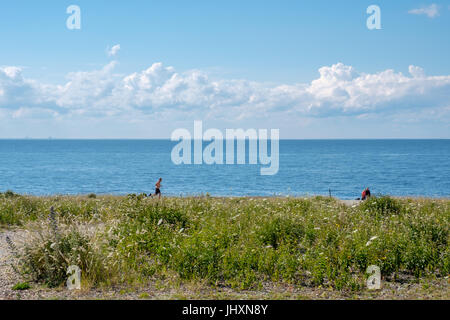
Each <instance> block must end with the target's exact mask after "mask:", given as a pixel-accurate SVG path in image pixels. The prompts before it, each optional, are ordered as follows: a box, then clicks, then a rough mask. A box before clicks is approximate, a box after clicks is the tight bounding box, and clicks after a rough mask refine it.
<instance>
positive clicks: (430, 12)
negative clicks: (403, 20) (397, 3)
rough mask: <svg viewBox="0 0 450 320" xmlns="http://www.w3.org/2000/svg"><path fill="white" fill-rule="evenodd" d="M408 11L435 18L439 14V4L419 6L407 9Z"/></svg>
mask: <svg viewBox="0 0 450 320" xmlns="http://www.w3.org/2000/svg"><path fill="white" fill-rule="evenodd" d="M408 13H410V14H419V15H421V14H424V15H426V16H427V17H428V18H435V17H437V16H438V15H439V6H438V5H437V4H435V3H433V4H431V5H429V6H426V7H421V8H417V9H411V10H409V11H408Z"/></svg>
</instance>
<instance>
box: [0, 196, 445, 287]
mask: <svg viewBox="0 0 450 320" xmlns="http://www.w3.org/2000/svg"><path fill="white" fill-rule="evenodd" d="M50 206H54V207H55V210H56V211H57V212H58V217H57V218H58V223H59V224H62V225H65V227H64V228H63V229H64V230H66V232H65V233H63V234H62V235H61V236H59V237H55V236H54V235H53V236H52V235H51V233H48V232H47V233H46V234H47V236H44V237H41V238H40V239H41V240H37V239H39V238H35V240H34V241H30V242H26V243H24V244H23V246H22V248H25V249H23V250H22V255H21V263H22V266H24V270H26V271H27V272H28V274H30V275H32V279H34V280H36V281H41V282H45V283H48V284H51V285H53V286H55V285H61V284H63V283H64V279H65V275H64V274H63V271H64V269H65V268H66V267H67V266H68V264H69V263H70V264H77V265H79V267H80V268H81V269H82V274H83V277H85V279H86V280H87V281H88V282H89V283H90V284H92V285H94V286H96V285H101V284H111V283H115V282H119V283H129V282H133V283H136V282H137V283H140V282H145V281H147V280H149V279H154V278H160V279H165V278H167V277H175V278H177V279H180V280H197V279H198V280H202V281H205V280H206V281H207V282H208V283H210V284H211V285H227V286H232V287H238V288H257V287H258V286H260V285H261V284H263V283H264V282H267V281H271V282H285V283H290V284H294V285H308V286H320V285H327V286H332V287H334V288H336V289H350V290H360V289H362V288H363V287H364V285H365V279H366V277H367V275H366V274H365V271H366V269H367V267H368V266H369V265H377V266H379V267H380V269H381V272H382V276H383V277H384V278H385V279H387V278H389V279H391V278H392V279H396V278H399V277H405V276H407V277H415V278H420V277H427V276H430V275H433V276H438V277H441V276H447V275H448V274H449V273H450V249H449V221H450V201H449V200H432V199H394V198H390V197H379V198H371V199H369V200H367V201H365V202H364V203H362V204H361V205H360V206H355V207H348V206H345V205H343V204H342V203H340V202H339V201H337V200H334V199H330V198H322V197H315V198H309V199H300V198H291V199H285V198H267V199H264V198H254V199H252V198H211V197H200V198H195V197H192V198H166V199H162V200H157V199H149V198H145V197H141V196H129V197H111V196H103V197H102V196H97V197H96V198H94V197H92V196H91V197H51V198H36V197H23V196H16V197H0V222H1V223H3V224H7V225H11V224H16V225H25V226H27V228H29V229H31V230H32V231H33V230H34V232H35V233H39V232H42V230H43V229H45V228H47V229H48V230H50V229H51V228H50V226H49V222H48V215H49V208H50ZM30 223H31V224H30ZM36 225H41V227H40V229H39V228H37V229H39V230H41V231H36V230H37V229H36ZM92 226H95V228H94V229H95V233H94V235H92V230H91V232H90V233H89V232H88V231H86V230H89V229H92ZM67 230H72V231H70V232H68V231H67ZM61 232H62V231H61ZM52 237H53V238H52ZM53 243H56V244H55V245H53V246H54V247H57V248H62V249H59V250H61V256H62V257H63V258H59V256H58V255H55V254H56V251H55V249H54V248H52V247H51V246H52V244H53ZM81 248H83V249H81ZM27 250H28V251H27ZM52 250H53V251H52ZM80 250H81V251H80ZM85 252H87V253H86V254H85ZM42 257H44V258H42ZM51 257H56V258H54V259H53V258H51Z"/></svg>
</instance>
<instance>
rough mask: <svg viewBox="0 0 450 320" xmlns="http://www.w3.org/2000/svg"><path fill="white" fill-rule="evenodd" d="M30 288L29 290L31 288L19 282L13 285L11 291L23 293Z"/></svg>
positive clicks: (27, 284) (25, 283)
mask: <svg viewBox="0 0 450 320" xmlns="http://www.w3.org/2000/svg"><path fill="white" fill-rule="evenodd" d="M30 288H31V286H30V284H29V283H27V282H20V283H17V284H15V285H14V286H13V287H12V289H13V290H15V291H23V290H28V289H30Z"/></svg>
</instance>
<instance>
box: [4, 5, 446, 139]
mask: <svg viewBox="0 0 450 320" xmlns="http://www.w3.org/2000/svg"><path fill="white" fill-rule="evenodd" d="M72 4H75V5H78V6H79V7H80V8H81V30H68V29H67V28H66V19H67V18H68V16H69V15H68V14H67V13H66V8H67V7H68V6H69V5H72ZM371 4H376V5H378V6H379V7H380V8H381V26H382V29H381V30H368V29H367V27H366V19H367V18H368V16H369V15H368V14H367V13H366V8H367V7H368V6H369V5H371ZM0 39H1V42H2V45H1V50H0V67H1V68H3V75H2V73H1V72H2V71H1V70H0V111H1V112H0V123H2V126H1V128H0V137H2V138H14V137H15V138H21V137H25V136H29V137H36V138H42V137H48V136H53V137H59V138H167V137H169V136H170V133H171V131H172V130H174V129H175V128H177V127H189V126H190V127H192V121H193V120H194V119H197V120H203V121H204V122H205V126H207V127H208V126H209V127H218V128H234V127H244V128H245V127H256V128H279V129H280V135H281V137H282V138H283V137H284V138H299V139H301V138H360V137H361V138H433V137H434V138H450V134H449V132H450V130H449V129H450V127H449V123H450V80H449V75H450V59H449V52H450V41H449V39H450V1H438V0H436V1H425V0H422V1H414V0H412V1H362V0H357V1H356V0H355V1H320V0H319V1H298V0H296V1H295V0H293V1H253V0H247V1H230V0H228V1H211V0H210V1H199V0H195V1H137V0H133V1H127V2H125V1H100V0H94V1H92V0H91V1H76V0H72V1H58V2H56V1H49V0H47V1H39V2H37V1H23V0H18V1H9V2H2V4H1V5H0ZM115 45H120V50H117V52H116V54H115V55H108V53H107V52H108V50H109V49H111V48H112V47H113V46H115ZM159 63H160V64H159ZM152 66H153V67H152ZM321 68H322V69H321ZM319 69H321V70H322V72H320V73H319ZM414 70H416V71H414ZM413 74H415V75H416V76H414V75H413ZM314 81H315V82H314ZM405 83H407V84H405ZM118 128H120V130H118Z"/></svg>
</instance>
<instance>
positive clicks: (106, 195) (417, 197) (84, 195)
mask: <svg viewBox="0 0 450 320" xmlns="http://www.w3.org/2000/svg"><path fill="white" fill-rule="evenodd" d="M8 192H12V193H13V194H14V195H15V196H23V197H30V198H56V197H64V198H90V197H91V198H94V199H95V198H97V197H98V198H124V197H128V196H131V195H134V196H140V195H143V194H144V193H133V192H130V193H127V194H114V193H94V192H92V193H79V194H58V193H54V194H42V195H37V194H27V193H16V192H14V191H11V190H7V191H0V196H1V195H4V194H6V193H8ZM317 197H320V198H331V199H335V200H338V201H342V202H345V203H356V202H361V200H358V199H356V198H357V196H356V197H355V199H348V198H339V197H336V196H331V197H330V196H329V195H321V194H316V195H313V194H308V195H282V194H279V195H266V196H265V195H210V194H208V193H207V194H187V195H173V194H169V195H165V194H164V193H163V194H162V197H161V199H163V198H167V199H189V198H199V199H200V198H211V199H314V198H317ZM372 197H375V198H376V197H390V198H394V199H411V200H421V199H422V200H423V199H428V200H450V195H448V196H444V197H433V196H426V195H413V196H409V195H402V196H399V195H389V194H380V195H376V194H375V195H372ZM147 198H150V197H149V196H147Z"/></svg>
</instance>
